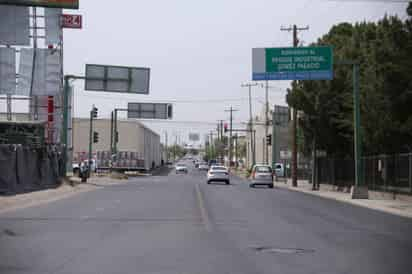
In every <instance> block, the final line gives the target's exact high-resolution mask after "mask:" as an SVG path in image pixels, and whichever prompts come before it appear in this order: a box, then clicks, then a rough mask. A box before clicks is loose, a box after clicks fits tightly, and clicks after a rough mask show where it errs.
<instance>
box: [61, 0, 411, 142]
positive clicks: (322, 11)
mask: <svg viewBox="0 0 412 274" xmlns="http://www.w3.org/2000/svg"><path fill="white" fill-rule="evenodd" d="M406 6H407V3H406V2H404V3H394V2H390V1H377V2H374V1H363V2H360V1H327V0H288V1H281V0H278V1H274V0H253V1H251V0H248V1H246V0H208V1H193V0H167V1H166V0H163V1H160V0H150V1H136V0H117V1H96V0H93V1H92V0H81V1H80V10H78V11H75V10H65V13H80V14H82V15H83V29H82V30H70V29H68V30H65V31H64V42H65V46H64V57H65V58H64V69H65V73H70V74H76V75H82V74H84V67H85V64H86V63H94V64H112V65H121V66H137V67H141V66H142V67H150V68H151V84H150V87H151V89H150V94H149V95H130V94H118V93H103V92H86V91H84V90H83V86H84V84H83V83H82V82H81V81H78V82H77V83H76V92H75V116H78V117H79V116H80V117H85V116H87V115H88V111H89V109H90V107H91V105H92V104H95V105H96V106H97V107H98V108H99V115H100V117H109V115H110V112H111V111H112V110H113V109H114V108H115V107H126V106H127V102H175V103H174V119H173V120H174V122H173V121H172V122H170V123H169V125H168V124H164V123H158V122H157V123H148V125H149V126H150V127H151V128H153V129H155V130H156V131H157V132H158V133H159V134H162V135H164V132H165V131H166V130H167V131H168V132H169V138H172V137H171V135H172V136H173V134H175V135H180V136H181V137H180V138H181V140H182V141H183V140H185V139H187V136H188V133H189V132H198V133H200V134H201V135H204V134H205V133H206V132H209V131H210V130H212V129H215V128H216V126H215V125H214V123H217V120H219V119H228V118H229V115H228V113H225V112H224V110H225V109H227V108H229V107H230V106H231V105H232V106H233V107H234V108H236V109H238V110H239V111H238V112H236V113H235V115H234V117H235V122H245V121H247V120H248V117H249V109H248V101H247V96H248V91H247V89H246V88H241V87H240V85H241V83H244V82H247V81H250V80H251V49H252V48H253V47H285V46H290V45H291V44H292V33H291V32H284V31H280V27H281V26H285V27H287V26H290V25H292V24H297V25H298V26H307V25H308V26H309V28H310V29H309V30H308V31H303V32H300V33H299V38H300V40H301V41H303V43H304V44H306V45H307V44H309V43H311V42H313V41H315V40H316V39H317V38H318V37H320V36H321V35H323V34H325V33H326V32H327V31H328V30H329V29H330V27H331V26H332V25H334V24H337V23H340V22H356V21H364V20H366V21H377V20H378V19H379V18H381V17H383V16H384V14H389V15H393V14H398V16H399V17H401V18H404V17H405V16H406V13H405V8H406ZM288 85H289V82H288V81H271V82H270V86H272V88H271V89H270V103H271V105H273V104H282V105H284V104H285V99H284V98H285V88H286V87H288ZM252 96H253V97H254V103H253V110H254V114H255V115H256V114H258V112H261V109H262V107H263V100H264V89H263V88H256V87H255V88H253V95H252ZM205 100H209V102H205ZM176 121H198V122H199V123H187V124H183V123H177V122H176ZM200 122H203V123H200ZM205 122H209V124H208V123H205ZM239 126H240V125H237V127H239ZM169 140H170V139H169Z"/></svg>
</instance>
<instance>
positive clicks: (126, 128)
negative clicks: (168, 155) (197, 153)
mask: <svg viewBox="0 0 412 274" xmlns="http://www.w3.org/2000/svg"><path fill="white" fill-rule="evenodd" d="M89 130H90V120H89V119H88V118H74V119H73V161H79V160H81V159H85V157H87V155H88V150H89ZM117 130H118V132H119V140H118V143H117V151H118V152H119V153H120V154H121V155H125V156H126V157H129V156H128V155H133V160H134V159H136V160H137V159H138V160H139V163H140V164H139V166H140V167H141V168H142V169H145V170H150V169H152V168H153V167H158V166H160V165H161V164H162V160H164V159H162V151H161V145H160V136H159V134H157V133H155V132H154V131H153V130H151V129H149V128H147V127H146V126H145V125H143V124H142V123H141V122H139V121H137V120H119V121H117ZM93 131H95V132H98V134H99V140H98V142H97V143H94V144H93V149H92V153H93V155H97V154H98V153H106V154H109V153H110V140H111V137H110V132H111V120H110V119H96V120H94V121H93Z"/></svg>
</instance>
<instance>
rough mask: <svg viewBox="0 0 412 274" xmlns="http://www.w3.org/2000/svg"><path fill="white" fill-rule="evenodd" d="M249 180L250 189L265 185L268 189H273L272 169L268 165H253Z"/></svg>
mask: <svg viewBox="0 0 412 274" xmlns="http://www.w3.org/2000/svg"><path fill="white" fill-rule="evenodd" d="M250 180H251V182H250V185H249V186H250V187H255V186H256V185H266V186H268V187H269V188H273V173H272V168H271V167H270V166H269V165H254V166H253V168H252V175H251V178H250Z"/></svg>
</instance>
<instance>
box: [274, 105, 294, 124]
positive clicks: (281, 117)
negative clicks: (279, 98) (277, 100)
mask: <svg viewBox="0 0 412 274" xmlns="http://www.w3.org/2000/svg"><path fill="white" fill-rule="evenodd" d="M273 114H274V116H273V118H274V119H275V120H274V122H275V124H276V125H278V126H286V125H287V124H288V123H289V116H290V115H289V107H286V106H279V105H275V108H274V112H273Z"/></svg>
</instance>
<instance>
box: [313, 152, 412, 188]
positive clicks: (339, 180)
mask: <svg viewBox="0 0 412 274" xmlns="http://www.w3.org/2000/svg"><path fill="white" fill-rule="evenodd" d="M361 164H362V179H363V180H362V181H363V183H364V184H366V185H367V186H368V188H369V189H372V190H381V191H388V192H398V193H412V153H406V154H396V155H377V156H368V157H364V158H362V162H361ZM354 166H355V164H354V160H353V159H330V158H319V159H318V160H317V172H318V174H317V177H318V181H319V182H320V183H328V184H332V185H335V186H338V187H341V188H348V189H349V188H350V187H351V186H352V185H353V183H354V181H355V179H354V178H355V170H354Z"/></svg>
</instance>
